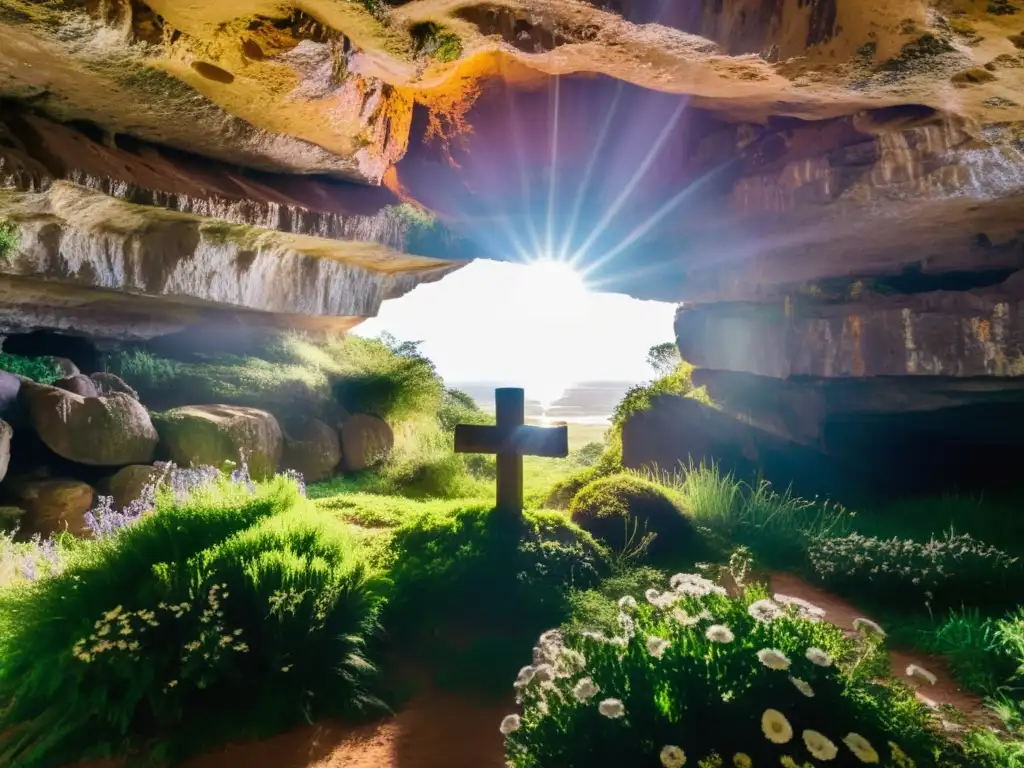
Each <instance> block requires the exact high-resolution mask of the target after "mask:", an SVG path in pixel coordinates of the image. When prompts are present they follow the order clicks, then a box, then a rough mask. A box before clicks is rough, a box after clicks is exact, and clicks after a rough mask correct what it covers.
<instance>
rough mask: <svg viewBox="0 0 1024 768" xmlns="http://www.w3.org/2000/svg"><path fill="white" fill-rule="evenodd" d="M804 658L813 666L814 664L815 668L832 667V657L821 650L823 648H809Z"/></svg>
mask: <svg viewBox="0 0 1024 768" xmlns="http://www.w3.org/2000/svg"><path fill="white" fill-rule="evenodd" d="M804 656H805V657H806V658H807V660H808V661H809V662H811V664H814V665H815V666H818V667H831V666H832V657H831V656H829V655H828V654H827V653H825V652H824V651H823V650H821V648H808V649H807V651H806V652H805V653H804Z"/></svg>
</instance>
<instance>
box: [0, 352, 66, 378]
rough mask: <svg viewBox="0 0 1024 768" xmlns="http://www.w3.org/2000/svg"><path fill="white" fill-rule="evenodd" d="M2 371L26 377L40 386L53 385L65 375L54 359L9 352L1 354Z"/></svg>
mask: <svg viewBox="0 0 1024 768" xmlns="http://www.w3.org/2000/svg"><path fill="white" fill-rule="evenodd" d="M0 371H8V372H10V373H15V374H17V375H19V376H26V377H28V378H30V379H32V380H33V381H38V382H39V383H40V384H52V383H53V382H55V381H57V380H58V379H62V378H64V375H65V374H64V370H63V369H62V368H61V367H60V365H58V364H57V362H56V361H55V360H54V359H53V358H52V357H22V356H21V355H11V354H8V353H7V352H0Z"/></svg>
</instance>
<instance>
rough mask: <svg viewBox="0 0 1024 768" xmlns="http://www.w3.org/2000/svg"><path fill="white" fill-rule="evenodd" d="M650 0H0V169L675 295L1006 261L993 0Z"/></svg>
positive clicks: (1017, 60) (1005, 38) (1005, 108)
mask: <svg viewBox="0 0 1024 768" xmlns="http://www.w3.org/2000/svg"><path fill="white" fill-rule="evenodd" d="M665 5H666V4H663V3H652V2H644V1H643V0H614V1H610V2H575V1H573V2H570V1H569V0H504V2H500V3H496V2H487V3H481V2H465V0H413V2H405V3H392V4H389V3H383V2H379V1H378V0H367V2H362V3H357V2H345V3H337V2H327V0H310V1H309V2H304V3H303V4H302V9H301V10H297V9H290V8H285V7H283V6H281V5H280V4H278V3H276V2H270V1H269V0H230V1H229V2H218V3H204V4H201V3H194V2H185V1H184V0H152V1H151V2H149V3H143V2H141V1H140V0H130V1H129V0H123V1H119V2H111V3H104V4H97V3H88V2H84V3H81V2H74V1H73V0H66V1H65V2H62V3H41V2H32V1H30V0H0V24H3V29H4V39H3V42H2V43H0V96H5V97H8V98H11V99H14V100H16V101H17V102H18V106H17V107H16V109H13V110H11V109H10V108H7V109H5V113H7V114H9V115H13V116H12V117H11V118H10V119H7V120H5V126H6V127H7V129H8V134H10V135H14V136H15V137H17V136H21V146H20V147H19V146H17V141H15V142H13V143H14V144H15V145H16V146H15V147H13V148H12V147H11V146H10V145H11V143H12V142H11V141H9V140H8V141H4V142H2V143H0V153H6V157H7V163H6V165H4V169H6V170H3V169H0V176H2V177H4V178H5V179H7V183H8V185H14V186H19V188H20V189H22V190H25V189H27V188H31V189H35V190H37V191H38V190H39V189H41V186H40V185H41V184H45V183H49V182H39V181H38V179H39V178H40V176H48V177H49V178H51V179H57V180H60V181H62V182H72V183H76V184H79V185H81V186H85V187H88V188H90V189H92V190H96V191H99V192H102V193H104V194H106V195H109V196H113V197H116V198H118V199H122V200H126V201H128V202H131V203H133V204H141V205H143V206H147V207H151V208H154V209H157V210H159V209H171V210H177V211H179V212H184V213H189V214H193V215H197V216H200V217H205V218H214V219H224V220H227V221H229V222H232V223H236V224H248V225H254V224H255V225H257V226H260V227H263V228H264V229H267V230H269V231H279V232H290V233H296V234H303V235H315V236H317V237H322V238H324V239H327V240H355V241H357V242H366V241H367V240H369V241H373V242H377V243H379V244H381V245H382V246H384V248H383V249H382V253H383V252H384V251H387V252H389V253H390V257H389V258H392V259H395V261H394V263H395V264H398V263H400V257H399V256H398V254H400V253H401V252H420V253H426V254H427V255H431V256H435V257H438V258H439V259H440V260H441V262H443V263H438V264H437V267H438V268H440V269H444V268H449V267H447V266H446V264H447V263H448V262H460V261H464V260H465V259H468V258H475V257H490V258H513V259H514V258H520V257H522V256H524V255H525V256H535V255H538V254H537V251H538V250H539V251H542V252H544V251H547V250H549V249H551V248H552V246H553V247H554V250H556V251H557V254H561V253H563V252H567V253H573V254H577V255H578V257H579V259H580V264H581V267H583V268H585V269H586V268H589V269H591V271H592V275H593V277H594V280H595V283H596V284H597V285H598V286H599V287H601V288H603V289H606V290H616V291H622V292H628V293H630V294H632V295H636V296H639V297H642V298H656V299H661V300H667V301H680V300H687V301H693V302H698V303H718V302H723V301H724V302H748V301H754V302H761V301H775V302H783V301H785V297H786V296H788V295H789V294H791V293H793V292H794V291H800V290H805V291H807V290H811V291H813V290H820V285H819V284H822V283H824V282H827V281H829V280H835V279H840V280H855V279H859V278H873V277H876V276H879V275H883V276H888V275H900V274H902V273H904V272H906V271H907V270H908V269H909V270H911V271H914V270H917V271H919V272H922V273H926V274H943V273H946V272H950V271H957V270H960V271H963V270H967V271H971V270H977V269H982V270H1012V269H1015V268H1019V266H1020V265H1019V254H1020V247H1019V245H1018V243H1017V239H1016V238H1017V232H1016V228H1015V226H1014V225H1013V223H1012V221H1013V216H1014V215H1015V213H1016V212H1017V211H1019V204H1020V202H1021V200H1020V189H1021V187H1022V186H1024V178H1022V176H1024V174H1022V173H1021V169H1022V167H1024V163H1022V162H1021V157H1020V142H1021V139H1020V137H1021V130H1020V120H1021V119H1022V118H1024V107H1022V106H1021V105H1020V103H1019V99H1014V98H1013V97H1014V95H1015V94H1019V92H1020V91H1021V90H1022V85H1024V58H1022V55H1024V54H1020V53H1018V47H1017V45H1018V42H1019V40H1018V38H1019V34H1020V32H1021V30H1018V29H1017V26H1019V24H1021V23H1024V21H1022V20H1024V14H1022V15H1019V16H1018V15H1017V14H1015V13H1011V12H1010V11H1012V10H1013V7H1012V5H1011V4H1005V5H1006V7H1005V8H1003V6H1002V5H1000V7H999V9H997V10H996V11H992V10H991V9H989V8H988V6H985V7H982V5H979V4H978V3H974V2H959V1H952V0H943V2H941V3H938V4H933V3H928V2H923V1H922V0H900V1H899V2H883V0H871V1H870V2H854V0H813V2H807V3H799V4H796V5H794V4H791V3H780V2H776V0H724V2H717V3H710V2H709V3H703V4H700V3H693V4H685V5H677V4H672V7H670V8H667V9H666V8H664V6H665ZM659 8H660V9H661V10H660V11H658V10H656V9H659ZM424 30H425V31H424ZM442 35H446V36H447V37H443V38H442ZM442 45H446V46H447V47H444V48H443V49H442ZM442 50H443V55H442ZM975 70H978V71H975ZM965 73H966V74H965ZM983 73H987V74H983ZM556 104H557V105H558V108H557V115H558V120H555V119H554V117H555V113H556V110H555V105H556ZM58 123H60V124H58ZM12 126H13V127H12ZM69 132H70V133H72V134H75V135H74V136H72V137H69V135H68V133H69ZM26 136H29V137H30V140H27V141H26V139H25V137H26ZM54 147H56V148H57V149H56V150H54V149H53V148H54ZM41 148H42V149H41ZM19 149H20V150H21V151H22V154H23V155H24V156H27V157H28V159H29V160H30V161H32V162H22V163H21V166H20V167H18V163H16V162H14V163H12V161H11V160H10V156H11V154H12V151H15V152H16V151H18V150H19ZM655 149H659V150H660V151H655V152H652V150H655ZM33 163H34V165H33ZM26 166H28V167H26ZM40 166H41V167H40ZM12 167H16V168H17V173H12V171H11V170H10V169H11V168H12ZM552 168H554V173H553V174H552V173H550V172H549V171H550V169H552ZM546 169H547V170H546ZM640 171H643V173H642V174H639V176H638V172H640ZM15 176H18V178H19V179H20V181H18V180H17V179H16V180H15V181H13V182H12V181H11V179H12V178H14V177H15ZM26 177H27V178H31V179H32V180H33V181H32V185H27V184H26V182H25V178H26ZM33 185H34V186H33ZM580 190H583V191H584V194H583V195H580ZM624 192H628V194H625V195H624V194H623V193H624ZM552 200H554V201H555V202H554V204H552V203H551V202H549V201H552ZM577 201H579V204H578V205H577ZM403 202H404V203H405V204H406V205H407V206H409V207H408V208H406V209H405V210H404V213H405V214H409V213H410V212H411V213H412V215H411V216H410V215H404V216H396V215H395V209H396V208H398V207H401V206H400V204H401V203H403ZM410 204H412V205H410ZM415 204H420V205H423V206H424V207H425V208H426V209H427V210H428V211H432V212H433V213H435V214H437V215H438V218H439V219H440V221H441V222H443V225H444V226H443V227H439V228H436V229H434V228H424V227H423V221H424V218H420V217H419V215H418V209H417V208H416V207H415ZM386 209H387V210H388V212H387V213H382V212H383V211H385V210H386ZM397 219H401V222H399V223H400V224H401V225H402V226H398V225H396V224H395V223H394V222H395V221H396V220H397ZM389 222H390V223H389ZM549 223H550V225H549ZM403 226H404V228H405V230H404V232H403V231H401V230H402V229H403ZM549 231H550V232H551V235H550V236H549V235H548V232H549ZM570 231H571V236H568V237H567V235H569V234H570ZM410 232H411V233H412V237H411V238H410V237H409V233H410ZM413 241H418V242H413ZM563 245H564V246H565V247H563ZM356 250H358V249H356ZM557 254H556V255H557ZM808 286H810V287H808Z"/></svg>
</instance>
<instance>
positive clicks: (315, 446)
mask: <svg viewBox="0 0 1024 768" xmlns="http://www.w3.org/2000/svg"><path fill="white" fill-rule="evenodd" d="M340 462H341V443H340V441H339V440H338V433H337V432H336V431H335V430H333V429H331V428H330V427H329V426H327V425H326V424H324V423H323V422H322V421H320V420H319V419H309V420H308V421H303V422H297V423H291V422H289V423H288V424H287V425H286V429H285V433H284V453H283V455H282V458H281V467H282V469H294V470H295V471H296V472H299V473H301V474H302V477H303V479H305V481H306V482H308V483H315V482H316V481H317V480H323V479H324V478H325V477H330V475H331V473H332V472H333V471H334V468H335V467H337V466H338V464H339V463H340Z"/></svg>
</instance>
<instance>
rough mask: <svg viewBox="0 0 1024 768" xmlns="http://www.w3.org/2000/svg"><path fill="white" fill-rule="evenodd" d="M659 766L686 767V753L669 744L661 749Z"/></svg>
mask: <svg viewBox="0 0 1024 768" xmlns="http://www.w3.org/2000/svg"><path fill="white" fill-rule="evenodd" d="M660 757H661V764H662V765H663V766H665V768H682V766H684V765H686V753H685V752H683V750H681V749H680V748H679V747H676V746H672V745H671V744H670V745H668V746H665V747H662V748H661V755H660Z"/></svg>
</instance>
